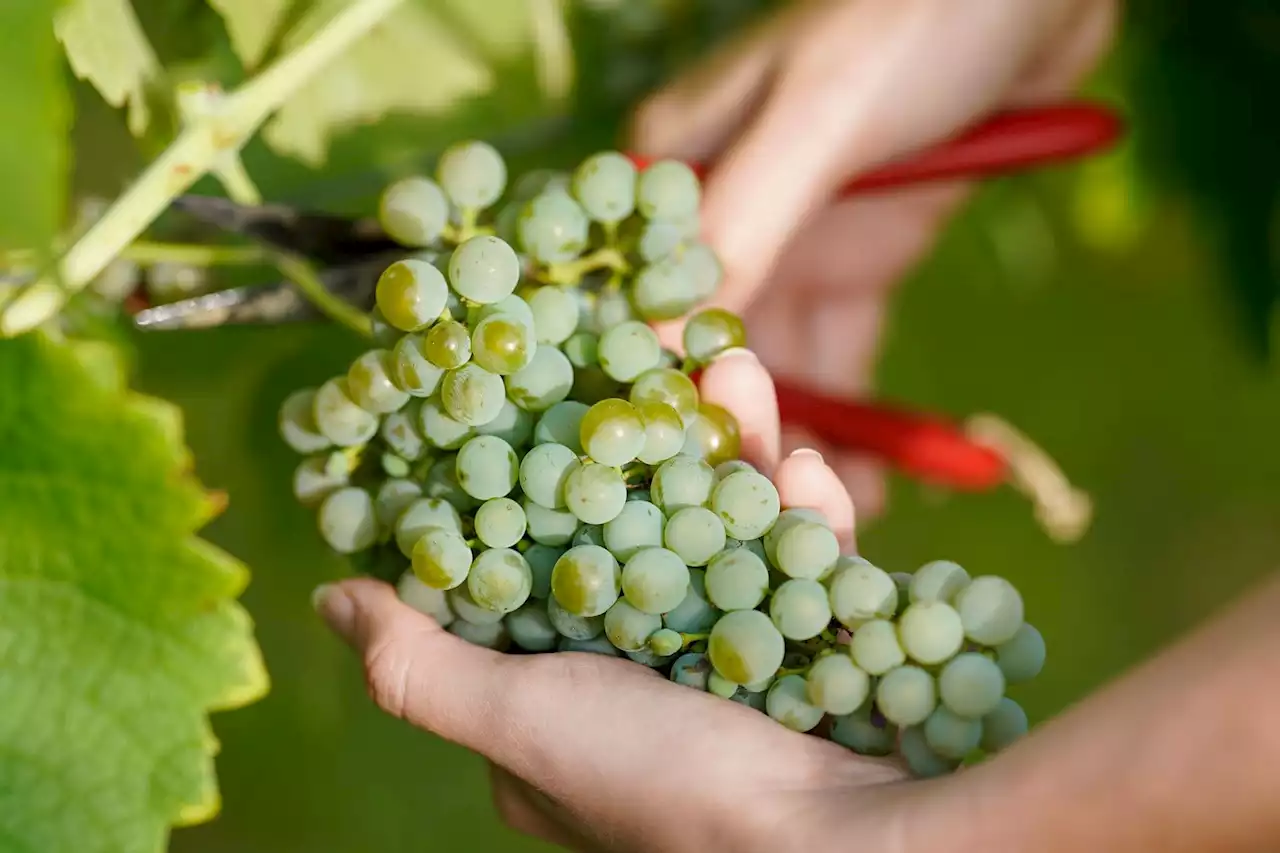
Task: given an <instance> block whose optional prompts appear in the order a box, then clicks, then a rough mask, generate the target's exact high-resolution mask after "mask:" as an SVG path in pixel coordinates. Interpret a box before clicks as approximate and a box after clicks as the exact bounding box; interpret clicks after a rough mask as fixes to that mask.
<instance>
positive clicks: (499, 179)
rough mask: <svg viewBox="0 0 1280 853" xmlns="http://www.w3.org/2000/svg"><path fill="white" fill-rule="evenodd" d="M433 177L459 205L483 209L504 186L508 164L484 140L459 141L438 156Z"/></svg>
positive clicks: (469, 208) (466, 207)
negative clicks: (434, 176) (438, 159)
mask: <svg viewBox="0 0 1280 853" xmlns="http://www.w3.org/2000/svg"><path fill="white" fill-rule="evenodd" d="M436 180H438V181H439V182H440V186H441V187H443V188H444V191H445V194H446V195H448V196H449V199H450V200H451V201H452V202H453V203H454V204H456V205H457V206H458V207H460V208H463V209H468V210H483V209H485V208H486V207H489V206H490V205H491V204H493V203H494V202H495V201H497V200H498V199H499V197H501V195H502V191H503V190H504V189H506V186H507V166H506V163H504V162H503V160H502V155H501V154H499V153H498V151H497V149H495V148H494V147H493V146H492V145H490V144H488V143H487V142H479V141H471V142H459V143H456V144H454V145H451V146H449V147H448V148H447V149H445V151H444V153H443V154H441V155H440V161H439V162H438V163H437V164H436Z"/></svg>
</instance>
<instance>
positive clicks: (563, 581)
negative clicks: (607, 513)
mask: <svg viewBox="0 0 1280 853" xmlns="http://www.w3.org/2000/svg"><path fill="white" fill-rule="evenodd" d="M621 589H622V569H621V568H620V567H619V566H618V561H617V560H616V559H615V558H614V556H613V555H612V554H610V553H609V552H608V551H606V550H605V549H604V548H600V547H598V546H595V545H580V546H578V547H577V548H570V549H569V550H568V551H565V552H564V555H563V556H562V557H561V558H560V559H559V560H557V561H556V566H555V569H554V570H553V571H552V573H551V592H552V594H553V595H554V596H555V598H556V601H558V602H559V603H560V606H561V607H563V608H564V609H565V610H567V611H568V612H570V613H572V614H574V615H575V616H599V615H600V614H602V613H604V612H605V611H606V610H608V609H609V608H610V607H611V606H612V605H613V603H614V602H615V601H617V600H618V593H619V591H620V590H621Z"/></svg>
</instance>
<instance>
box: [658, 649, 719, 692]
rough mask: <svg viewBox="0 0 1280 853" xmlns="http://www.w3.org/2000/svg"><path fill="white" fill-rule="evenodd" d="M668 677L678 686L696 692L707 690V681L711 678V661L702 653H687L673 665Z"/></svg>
mask: <svg viewBox="0 0 1280 853" xmlns="http://www.w3.org/2000/svg"><path fill="white" fill-rule="evenodd" d="M668 677H669V678H670V679H671V680H672V681H674V682H675V683H676V684H683V685H684V686H685V687H692V688H693V689H694V690H706V689H707V681H708V679H709V678H710V677H711V659H710V658H708V657H707V656H706V655H704V654H702V653H701V652H686V653H685V654H682V655H681V656H680V657H678V658H676V659H675V662H674V663H672V664H671V674H670V675H669V676H668Z"/></svg>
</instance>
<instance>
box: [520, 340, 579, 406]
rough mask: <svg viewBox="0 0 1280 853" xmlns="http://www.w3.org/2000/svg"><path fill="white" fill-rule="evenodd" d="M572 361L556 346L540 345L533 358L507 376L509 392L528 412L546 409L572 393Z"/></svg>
mask: <svg viewBox="0 0 1280 853" xmlns="http://www.w3.org/2000/svg"><path fill="white" fill-rule="evenodd" d="M572 388H573V365H572V364H570V363H569V359H567V358H565V356H564V353H562V352H560V350H558V349H556V348H555V347H553V346H549V345H548V346H539V347H538V348H537V349H535V350H534V351H533V360H532V361H530V362H529V364H528V365H527V366H526V367H524V368H522V369H520V370H517V371H516V372H515V373H513V374H511V375H510V376H508V377H507V396H509V397H510V398H511V402H513V403H515V404H516V405H517V406H519V407H520V408H522V409H524V410H525V411H527V412H543V411H546V410H547V409H549V408H551V407H552V406H554V405H555V404H556V403H559V402H560V401H561V400H563V399H565V398H566V397H568V396H569V391H570V390H571V389H572Z"/></svg>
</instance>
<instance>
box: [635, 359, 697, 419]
mask: <svg viewBox="0 0 1280 853" xmlns="http://www.w3.org/2000/svg"><path fill="white" fill-rule="evenodd" d="M628 399H630V400H631V405H633V406H640V405H643V404H645V403H666V404H667V405H668V406H670V407H671V408H673V409H675V410H676V414H678V415H679V416H680V422H681V423H683V424H684V425H685V426H686V427H688V426H689V425H690V424H692V423H693V420H694V418H695V417H696V416H697V414H698V389H697V387H696V386H695V385H694V384H693V380H692V379H690V378H689V377H688V376H685V375H684V374H683V373H681V372H680V371H679V370H676V369H675V368H671V367H655V368H654V369H653V370H647V371H645V372H644V373H642V374H640V375H639V376H637V377H636V381H635V384H634V385H632V386H631V393H630V395H629V397H628Z"/></svg>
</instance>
